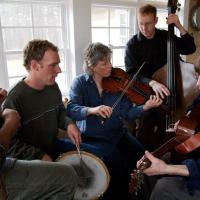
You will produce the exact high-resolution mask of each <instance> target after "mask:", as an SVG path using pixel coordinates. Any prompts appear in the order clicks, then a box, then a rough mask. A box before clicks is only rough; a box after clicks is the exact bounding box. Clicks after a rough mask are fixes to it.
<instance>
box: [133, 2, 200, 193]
mask: <svg viewBox="0 0 200 200" xmlns="http://www.w3.org/2000/svg"><path fill="white" fill-rule="evenodd" d="M178 5H179V3H178V1H175V0H169V1H168V11H169V14H171V13H175V12H176V10H177V8H178ZM193 72H195V70H194V67H193ZM165 73H166V74H165V77H166V85H167V87H168V88H169V90H170V92H171V96H169V97H168V98H167V105H168V107H169V109H170V110H172V114H171V115H167V116H166V129H168V128H169V127H170V125H173V124H175V122H176V120H177V119H180V117H179V116H178V117H177V116H176V114H177V110H178V108H179V107H178V106H177V105H180V106H181V105H182V102H183V101H182V99H181V98H182V97H183V96H184V94H183V92H184V91H183V89H184V88H183V86H184V85H183V79H182V76H181V75H183V72H182V71H181V67H180V60H179V55H178V54H177V52H176V46H175V42H174V24H170V25H169V26H168V40H167V67H166V68H165ZM194 83H196V80H195V78H194ZM192 92H194V91H193V90H192ZM180 97H181V98H180ZM199 118H200V105H199V106H198V107H197V108H196V109H195V111H194V112H193V113H192V114H191V115H190V116H188V115H187V116H184V117H183V118H182V119H181V120H180V122H179V125H178V128H177V131H176V135H174V136H173V137H172V138H171V139H170V140H168V141H167V142H166V143H164V144H163V145H161V146H160V147H159V148H158V149H156V150H155V151H154V152H153V155H154V156H156V157H160V156H162V155H163V154H165V153H166V152H168V151H171V150H173V149H174V148H175V149H176V151H178V152H180V153H185V154H186V153H190V152H191V151H193V150H194V149H196V148H198V147H200V132H198V133H197V134H195V135H193V134H194V133H195V128H196V126H197V124H199ZM187 122H188V123H187ZM188 125H191V126H193V127H192V128H191V127H190V128H188V127H187V126H188ZM150 164H151V163H150V161H149V160H148V159H146V158H144V160H143V162H141V165H140V166H139V167H138V168H137V169H136V170H134V175H133V176H132V179H131V183H130V192H136V193H137V190H138V189H140V187H141V186H140V184H139V186H138V184H137V183H138V182H137V181H139V183H141V182H142V181H143V180H142V178H141V177H142V175H141V174H142V171H143V170H144V169H146V168H148V167H149V166H150Z"/></svg>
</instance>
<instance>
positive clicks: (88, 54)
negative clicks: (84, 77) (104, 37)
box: [83, 42, 112, 74]
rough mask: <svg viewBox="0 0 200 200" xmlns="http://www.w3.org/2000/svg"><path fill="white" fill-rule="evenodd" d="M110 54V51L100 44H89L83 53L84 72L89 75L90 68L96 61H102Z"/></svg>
mask: <svg viewBox="0 0 200 200" xmlns="http://www.w3.org/2000/svg"><path fill="white" fill-rule="evenodd" d="M111 54H112V50H111V49H110V48H109V47H108V46H106V45H104V44H102V43H100V42H96V43H91V44H89V45H88V47H87V48H86V49H85V51H84V63H83V68H84V71H85V72H87V73H89V74H91V73H92V70H91V67H94V66H95V65H96V64H97V63H98V61H101V60H104V59H105V58H106V57H108V56H110V55H111Z"/></svg>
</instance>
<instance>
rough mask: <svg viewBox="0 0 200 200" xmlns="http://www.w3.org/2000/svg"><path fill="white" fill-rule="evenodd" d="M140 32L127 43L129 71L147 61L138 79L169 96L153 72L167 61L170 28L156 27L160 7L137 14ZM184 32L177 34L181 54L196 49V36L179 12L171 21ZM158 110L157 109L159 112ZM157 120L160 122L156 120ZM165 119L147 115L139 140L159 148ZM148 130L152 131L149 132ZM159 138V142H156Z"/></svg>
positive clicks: (143, 9)
mask: <svg viewBox="0 0 200 200" xmlns="http://www.w3.org/2000/svg"><path fill="white" fill-rule="evenodd" d="M137 20H138V27H139V33H138V34H136V35H134V36H133V37H132V38H131V39H130V40H129V41H128V43H127V46H126V54H125V67H126V71H127V72H128V73H129V74H130V75H132V74H134V73H135V72H136V71H137V70H138V68H139V66H141V64H142V63H143V62H144V61H145V62H146V64H145V65H144V67H143V69H142V70H141V72H140V74H139V75H138V78H139V79H140V80H141V81H142V82H144V83H147V84H148V85H149V86H150V87H151V88H152V89H153V91H154V92H155V94H156V95H159V96H160V97H161V98H164V97H165V96H169V95H170V92H169V90H168V88H167V87H166V86H165V85H163V84H161V83H159V82H157V81H155V80H153V79H152V76H153V74H154V73H155V72H156V71H157V70H158V69H160V68H161V67H163V66H164V65H165V64H166V63H167V37H168V36H167V34H168V32H167V31H166V30H160V29H157V28H156V24H157V22H158V17H157V9H156V7H154V6H153V5H149V4H147V5H145V6H142V7H140V8H139V10H138V13H137ZM173 23H174V25H175V27H176V28H177V29H178V30H179V32H180V37H177V36H174V39H175V45H176V51H177V52H178V54H182V55H188V54H191V53H193V52H195V50H196V47H195V44H194V38H193V37H192V36H191V35H189V33H188V32H187V31H186V30H185V28H184V27H183V26H182V25H181V23H180V21H179V18H178V16H177V15H176V14H170V15H169V16H168V17H167V24H168V25H169V24H173ZM155 112H156V111H155ZM155 122H157V123H155ZM162 127H165V120H163V118H161V117H158V115H157V114H153V113H152V116H147V117H145V118H144V119H143V124H142V125H140V128H139V130H138V137H139V140H140V141H141V142H142V143H143V144H144V146H145V147H146V148H147V149H149V150H153V149H155V148H156V147H157V146H158V145H159V144H161V143H162V142H163V141H162V135H163V132H164V130H163V128H162ZM147 133H148V134H147ZM155 141H156V143H157V144H155Z"/></svg>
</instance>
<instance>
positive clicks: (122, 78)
mask: <svg viewBox="0 0 200 200" xmlns="http://www.w3.org/2000/svg"><path fill="white" fill-rule="evenodd" d="M129 83H130V79H129V75H128V73H126V72H125V71H124V70H123V69H121V68H113V69H112V72H111V75H110V76H109V77H106V78H104V79H103V81H102V86H103V89H104V90H105V91H107V92H110V93H116V92H124V91H125V95H126V96H127V97H128V99H129V100H130V101H131V102H133V103H135V104H136V105H142V104H144V103H145V102H146V101H147V100H148V99H149V97H150V95H152V94H153V90H152V89H151V88H150V86H148V85H146V84H144V83H142V82H140V81H138V80H134V81H133V82H132V83H131V85H130V86H129ZM127 86H129V87H128V88H127ZM125 88H126V90H125ZM160 108H162V110H164V111H165V112H166V113H168V114H171V112H170V110H169V108H168V106H167V105H166V104H164V103H163V104H161V105H160Z"/></svg>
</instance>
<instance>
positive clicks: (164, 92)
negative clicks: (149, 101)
mask: <svg viewBox="0 0 200 200" xmlns="http://www.w3.org/2000/svg"><path fill="white" fill-rule="evenodd" d="M149 86H150V87H151V88H152V89H153V91H154V92H155V94H156V96H158V97H161V98H162V99H164V98H165V97H166V96H169V95H170V92H169V90H168V88H167V87H166V86H165V85H163V84H162V83H159V82H157V81H155V80H151V81H150V82H149Z"/></svg>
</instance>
